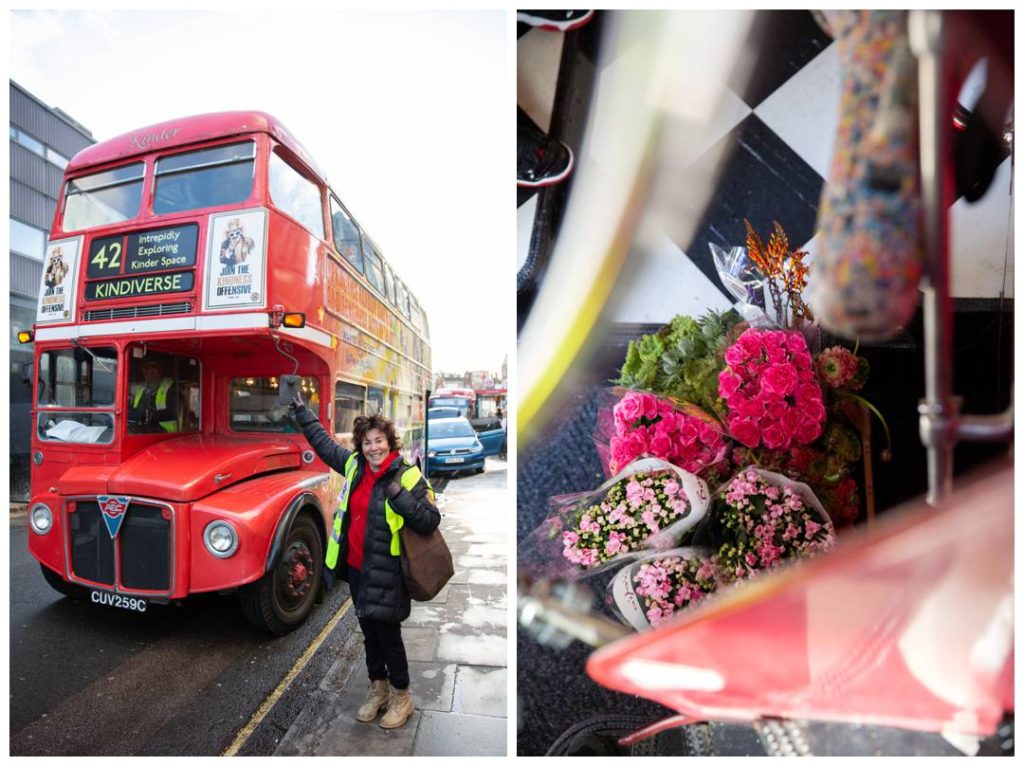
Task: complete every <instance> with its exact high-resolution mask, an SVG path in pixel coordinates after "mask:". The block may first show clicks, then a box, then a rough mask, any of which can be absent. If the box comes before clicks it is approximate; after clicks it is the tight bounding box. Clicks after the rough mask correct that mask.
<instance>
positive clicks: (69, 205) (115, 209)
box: [63, 162, 146, 231]
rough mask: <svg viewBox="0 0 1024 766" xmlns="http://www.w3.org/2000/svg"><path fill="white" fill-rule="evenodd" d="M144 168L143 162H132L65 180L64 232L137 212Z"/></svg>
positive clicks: (106, 222)
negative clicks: (66, 182) (66, 181)
mask: <svg viewBox="0 0 1024 766" xmlns="http://www.w3.org/2000/svg"><path fill="white" fill-rule="evenodd" d="M145 170H146V164H145V163H144V162H134V163H132V164H131V165H123V166H122V167H119V168H113V169H112V170H104V171H102V172H100V173H93V174H91V175H87V176H82V177H80V178H74V179H72V180H70V181H68V184H67V188H66V189H65V192H64V221H63V228H64V231H76V230H78V229H88V228H91V227H93V226H103V225H106V224H110V223H118V222H119V221H127V220H129V219H130V218H134V217H135V216H136V215H138V213H139V204H140V203H141V201H142V178H143V176H144V175H145Z"/></svg>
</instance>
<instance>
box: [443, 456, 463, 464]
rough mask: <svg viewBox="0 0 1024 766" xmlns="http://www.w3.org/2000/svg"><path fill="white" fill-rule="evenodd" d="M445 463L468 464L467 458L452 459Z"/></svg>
mask: <svg viewBox="0 0 1024 766" xmlns="http://www.w3.org/2000/svg"><path fill="white" fill-rule="evenodd" d="M445 462H446V463H465V462H466V458H464V457H450V458H448V459H447V460H446V461H445Z"/></svg>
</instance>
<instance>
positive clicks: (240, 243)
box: [206, 210, 267, 309]
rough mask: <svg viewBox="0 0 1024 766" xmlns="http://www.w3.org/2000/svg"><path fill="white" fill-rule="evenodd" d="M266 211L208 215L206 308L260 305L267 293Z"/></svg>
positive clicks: (236, 211) (235, 211)
mask: <svg viewBox="0 0 1024 766" xmlns="http://www.w3.org/2000/svg"><path fill="white" fill-rule="evenodd" d="M266 227H267V212H266V211H265V210H249V211H239V210H232V211H231V212H229V213H218V214H214V215H211V216H210V226H209V238H208V241H207V248H206V308H208V309H226V308H245V307H262V306H263V305H264V303H265V292H266V241H267V236H266Z"/></svg>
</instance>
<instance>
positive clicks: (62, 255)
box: [36, 237, 82, 322]
mask: <svg viewBox="0 0 1024 766" xmlns="http://www.w3.org/2000/svg"><path fill="white" fill-rule="evenodd" d="M81 249H82V238H81V237H77V238H75V239H63V240H60V241H59V242H51V243H50V244H49V246H48V247H47V248H46V256H45V257H44V258H43V281H42V285H40V287H39V306H38V307H37V310H36V321H37V322H56V321H62V322H67V321H70V320H71V319H72V318H73V317H74V313H75V277H76V275H77V274H78V254H79V252H80V250H81Z"/></svg>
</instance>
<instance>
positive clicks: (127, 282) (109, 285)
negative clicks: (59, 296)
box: [85, 271, 196, 301]
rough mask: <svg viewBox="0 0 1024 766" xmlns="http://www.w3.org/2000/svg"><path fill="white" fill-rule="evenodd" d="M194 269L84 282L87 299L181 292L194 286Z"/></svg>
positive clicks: (98, 299)
mask: <svg viewBox="0 0 1024 766" xmlns="http://www.w3.org/2000/svg"><path fill="white" fill-rule="evenodd" d="M195 277H196V273H195V271H175V272H171V273H167V274H138V275H132V276H126V277H118V278H117V279H103V280H97V281H95V282H86V284H85V299H86V300H87V301H105V300H110V299H116V298H138V297H141V296H144V295H161V294H164V293H183V292H187V291H189V290H191V289H192V288H193V287H194V286H195Z"/></svg>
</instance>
